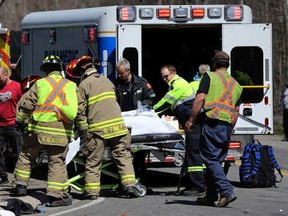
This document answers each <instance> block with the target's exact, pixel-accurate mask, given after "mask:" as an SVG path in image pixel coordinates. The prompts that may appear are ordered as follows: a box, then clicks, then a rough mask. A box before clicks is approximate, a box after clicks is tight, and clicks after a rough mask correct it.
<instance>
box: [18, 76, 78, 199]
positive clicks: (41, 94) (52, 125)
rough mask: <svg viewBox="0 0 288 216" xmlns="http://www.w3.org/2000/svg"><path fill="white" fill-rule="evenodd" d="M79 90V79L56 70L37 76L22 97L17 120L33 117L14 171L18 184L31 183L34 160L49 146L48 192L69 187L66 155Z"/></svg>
mask: <svg viewBox="0 0 288 216" xmlns="http://www.w3.org/2000/svg"><path fill="white" fill-rule="evenodd" d="M76 91H77V87H76V84H75V83H73V82H71V81H70V80H67V79H63V78H62V76H61V74H60V72H58V71H53V72H51V73H49V74H48V75H47V77H45V78H43V79H39V80H37V81H36V83H35V84H34V85H33V86H32V87H31V88H30V90H29V91H28V92H27V93H25V94H24V95H23V96H22V98H21V99H20V101H19V103H18V108H17V114H16V121H17V122H21V123H23V122H24V121H25V120H26V121H27V119H29V122H28V128H27V131H26V133H25V135H24V137H23V141H24V142H23V147H22V150H21V153H20V155H19V159H18V161H17V164H16V168H15V171H14V176H13V187H14V188H15V187H16V185H24V186H27V185H28V182H29V178H30V175H31V170H32V166H33V162H34V161H35V160H36V158H37V157H38V156H39V152H40V151H41V150H46V151H47V155H48V180H47V195H48V196H52V197H57V198H60V197H61V196H62V195H63V194H64V193H65V192H66V191H67V188H68V185H67V171H66V165H65V158H66V153H67V149H68V143H69V142H70V140H71V138H72V137H74V131H73V121H74V118H75V117H76V114H77V108H78V102H77V94H76ZM68 95H69V97H68ZM31 115H32V116H31Z"/></svg>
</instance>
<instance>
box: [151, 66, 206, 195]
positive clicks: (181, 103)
mask: <svg viewBox="0 0 288 216" xmlns="http://www.w3.org/2000/svg"><path fill="white" fill-rule="evenodd" d="M160 72H161V76H162V79H163V80H164V82H165V83H167V84H168V85H169V91H168V92H167V93H166V94H165V95H164V97H163V98H162V99H161V100H160V101H159V102H158V103H157V104H155V105H154V106H153V109H154V110H155V111H156V112H158V113H161V112H162V111H164V110H167V109H168V108H169V109H171V110H172V111H174V112H175V115H176V117H177V118H178V121H179V123H180V125H182V127H184V126H185V122H186V121H187V120H188V118H189V116H190V113H191V109H192V106H193V102H194V97H195V94H193V92H192V88H191V86H190V84H189V83H188V82H187V81H186V80H184V79H183V78H182V77H180V76H178V75H177V71H176V68H175V67H174V66H172V65H165V66H163V67H162V68H161V71H160ZM200 133H201V127H200V125H199V124H195V125H193V130H192V131H190V132H188V131H187V133H185V136H186V138H185V139H186V141H185V144H186V145H185V146H186V151H185V154H186V155H185V165H186V167H187V172H188V174H187V176H188V187H186V188H185V190H184V191H183V195H192V196H194V195H196V196H198V195H202V194H203V192H204V191H205V190H206V186H205V181H204V175H203V172H204V168H205V167H204V166H203V161H202V158H201V156H200V152H199V141H200V140H199V139H200Z"/></svg>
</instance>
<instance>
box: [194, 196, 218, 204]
mask: <svg viewBox="0 0 288 216" xmlns="http://www.w3.org/2000/svg"><path fill="white" fill-rule="evenodd" d="M196 202H197V203H198V204H199V205H204V206H214V201H213V200H210V199H208V197H207V196H205V197H198V198H197V200H196Z"/></svg>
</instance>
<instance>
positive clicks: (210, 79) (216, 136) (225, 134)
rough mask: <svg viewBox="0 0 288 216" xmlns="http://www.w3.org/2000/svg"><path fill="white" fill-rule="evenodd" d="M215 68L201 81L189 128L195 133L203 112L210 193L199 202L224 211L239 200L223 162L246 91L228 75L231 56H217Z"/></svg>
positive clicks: (202, 148) (203, 148) (203, 149)
mask: <svg viewBox="0 0 288 216" xmlns="http://www.w3.org/2000/svg"><path fill="white" fill-rule="evenodd" d="M212 67H213V68H214V69H215V70H216V71H215V72H207V73H206V74H204V76H203V78H202V79H201V82H200V86H199V90H198V91H197V95H196V98H195V101H194V105H193V108H192V113H191V116H190V117H189V119H188V121H187V122H186V124H185V128H186V130H188V131H191V130H192V131H193V125H194V124H195V122H196V119H197V117H198V116H199V114H200V112H201V109H202V108H203V109H204V113H205V119H204V123H203V132H202V136H203V137H201V144H200V152H201V156H202V158H203V160H204V163H205V165H206V185H207V192H206V196H205V197H201V198H200V197H199V198H198V199H197V203H198V204H200V205H209V206H216V207H224V206H226V205H228V204H229V203H230V202H233V201H234V200H235V199H236V195H235V194H234V191H233V186H232V185H231V184H230V183H229V181H228V180H227V177H226V175H225V173H224V169H223V167H222V162H223V161H224V160H225V157H226V156H227V151H228V143H229V140H230V136H231V132H232V129H233V127H234V126H235V124H236V121H237V118H238V114H239V104H240V96H241V93H242V87H241V86H240V85H239V84H238V83H237V81H236V80H235V79H234V78H233V77H232V76H231V75H229V74H228V72H227V68H228V67H229V55H228V54H227V53H225V52H222V51H217V52H215V55H214V58H213V64H212ZM191 126H192V128H191ZM218 194H220V197H218ZM218 198H219V199H218Z"/></svg>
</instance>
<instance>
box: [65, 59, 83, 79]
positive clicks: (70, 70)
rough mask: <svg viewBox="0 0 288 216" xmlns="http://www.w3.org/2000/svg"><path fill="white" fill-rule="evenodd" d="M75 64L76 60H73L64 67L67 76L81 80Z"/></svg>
mask: <svg viewBox="0 0 288 216" xmlns="http://www.w3.org/2000/svg"><path fill="white" fill-rule="evenodd" d="M77 62H78V59H74V60H72V61H71V62H70V63H69V64H68V65H67V66H66V71H67V75H68V76H69V77H70V78H76V79H77V78H81V73H80V72H79V70H77V68H76V66H77Z"/></svg>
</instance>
